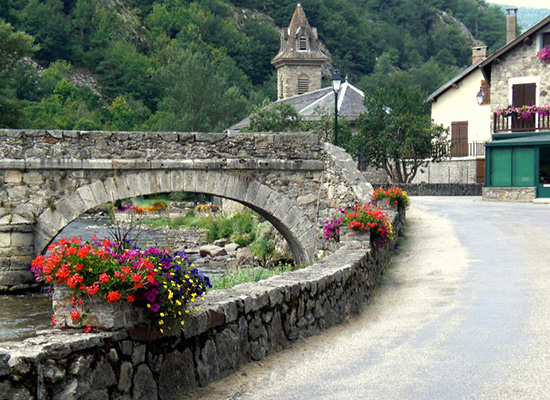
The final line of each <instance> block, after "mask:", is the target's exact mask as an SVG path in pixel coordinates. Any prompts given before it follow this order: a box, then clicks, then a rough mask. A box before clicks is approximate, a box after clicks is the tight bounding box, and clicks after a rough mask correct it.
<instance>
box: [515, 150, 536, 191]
mask: <svg viewBox="0 0 550 400" xmlns="http://www.w3.org/2000/svg"><path fill="white" fill-rule="evenodd" d="M534 150H535V149H534V148H533V147H515V148H513V151H512V186H535V151H534Z"/></svg>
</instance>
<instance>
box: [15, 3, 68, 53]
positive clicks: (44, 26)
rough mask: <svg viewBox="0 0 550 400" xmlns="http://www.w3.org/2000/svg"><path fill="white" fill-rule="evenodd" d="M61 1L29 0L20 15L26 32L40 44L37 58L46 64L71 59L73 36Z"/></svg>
mask: <svg viewBox="0 0 550 400" xmlns="http://www.w3.org/2000/svg"><path fill="white" fill-rule="evenodd" d="M63 8H64V4H63V2H61V1H60V0H46V1H43V2H41V1H39V0H29V2H28V3H27V5H26V7H25V8H24V9H23V11H22V12H21V13H20V15H19V19H20V20H21V23H22V24H23V25H24V26H25V31H27V32H28V33H29V34H31V35H33V36H34V38H35V39H36V41H37V42H38V43H39V44H40V49H39V51H38V52H37V57H38V58H39V59H40V60H42V61H45V62H50V61H55V60H58V59H71V58H72V56H71V47H72V43H71V42H72V36H71V34H70V26H69V20H68V19H67V18H66V16H65V14H64V13H63Z"/></svg>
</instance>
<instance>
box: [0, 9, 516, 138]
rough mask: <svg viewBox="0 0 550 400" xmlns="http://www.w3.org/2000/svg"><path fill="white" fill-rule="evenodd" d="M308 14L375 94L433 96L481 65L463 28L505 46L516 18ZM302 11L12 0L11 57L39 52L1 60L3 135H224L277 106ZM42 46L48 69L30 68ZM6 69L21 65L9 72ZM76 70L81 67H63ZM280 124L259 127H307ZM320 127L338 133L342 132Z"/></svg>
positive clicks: (348, 70)
mask: <svg viewBox="0 0 550 400" xmlns="http://www.w3.org/2000/svg"><path fill="white" fill-rule="evenodd" d="M302 5H303V8H304V10H305V12H306V14H307V17H308V20H309V22H310V24H311V26H314V27H317V28H318V32H319V38H320V40H321V41H322V42H323V43H324V45H325V46H326V47H327V48H328V50H329V51H330V53H331V56H332V62H333V65H335V66H337V67H338V69H339V70H340V71H341V72H343V73H345V74H346V75H347V76H349V78H350V80H351V81H352V82H354V83H358V85H357V86H359V87H360V88H361V89H364V90H365V91H367V92H370V91H372V90H374V89H376V88H379V87H385V88H389V87H392V86H395V85H396V84H404V85H411V84H419V85H420V86H421V88H422V89H423V90H424V91H425V92H431V91H433V90H434V89H436V88H437V87H438V86H439V85H440V84H442V83H443V82H445V81H446V80H448V79H449V78H450V77H451V76H453V75H454V74H456V73H457V72H458V71H459V70H460V69H461V68H463V67H464V66H466V65H468V64H469V62H470V61H469V60H470V46H471V45H472V43H471V41H470V39H466V38H465V37H464V34H463V32H462V29H461V27H460V26H459V23H458V21H461V22H463V23H464V24H465V25H466V27H467V28H468V29H469V30H470V31H471V32H472V33H473V35H474V37H475V38H476V39H479V40H482V41H484V42H485V44H487V45H488V46H489V47H490V48H493V49H496V48H498V47H499V46H501V45H503V44H504V40H505V39H504V36H505V35H504V15H503V13H502V11H501V10H500V9H499V8H498V7H497V6H492V5H488V4H486V3H485V2H479V1H477V0H449V1H445V2H443V1H441V0H408V1H404V0H394V1H380V0H360V1H351V0H304V1H303V2H302ZM295 7H296V2H295V1H294V0H201V1H198V0H194V1H193V0H185V1H174V0H156V1H145V0H132V1H111V0H0V19H1V20H2V22H0V23H1V24H3V25H2V28H0V31H2V32H0V35H3V36H2V37H0V39H1V40H0V49H4V48H5V47H7V46H9V45H10V44H11V43H14V42H12V40H11V39H10V40H6V36H7V33H9V34H10V35H12V39H13V38H15V37H18V38H19V39H21V38H26V39H24V40H23V41H22V42H19V44H22V45H23V47H27V49H26V50H24V51H23V53H18V52H14V51H12V50H10V51H8V52H7V53H4V52H3V51H2V52H0V54H1V55H0V57H2V63H3V64H2V65H0V67H2V68H0V75H1V76H0V78H1V79H0V111H1V114H0V115H1V116H0V127H14V128H15V127H19V128H24V127H36V128H51V129H54V128H58V129H59V128H64V129H124V130H155V131H161V130H169V131H173V130H180V131H222V130H224V129H226V128H227V127H229V126H231V125H232V124H234V123H235V122H237V121H239V120H241V119H242V118H244V117H245V116H246V115H248V114H249V113H250V111H251V110H252V109H253V108H254V107H255V106H256V105H258V104H260V103H262V101H263V100H264V99H265V98H266V97H267V98H269V99H271V100H273V99H275V97H276V89H277V88H276V77H275V72H274V68H273V66H272V65H271V63H270V61H271V59H272V58H273V57H274V56H275V54H276V53H277V51H278V49H279V32H278V31H277V30H276V27H275V25H277V26H279V27H284V26H288V24H289V22H290V18H291V16H292V13H293V11H294V9H295ZM3 21H9V22H10V23H11V24H12V25H13V26H14V27H15V28H11V26H10V28H8V29H6V26H8V25H7V24H5V23H4V22H3ZM15 31H20V32H17V34H16V33H15ZM6 32H7V33H6ZM23 32H27V33H28V34H31V35H33V36H34V38H35V40H36V42H37V45H38V46H39V47H38V46H37V47H36V48H35V47H33V44H32V38H30V36H28V35H25V34H24V33H23ZM19 39H18V40H19ZM29 39H31V41H30V42H29V41H28V40H29ZM16 42H17V41H16ZM24 43H26V44H24ZM34 50H36V51H37V52H36V53H35V59H36V61H38V63H39V64H40V67H39V68H37V67H36V66H35V65H33V64H31V63H22V62H19V60H21V59H23V58H24V57H26V56H29V55H31V54H32V52H33V51H34ZM6 54H8V55H10V54H11V55H14V56H15V57H14V58H13V59H12V58H10V57H11V56H8V58H6V59H5V57H6ZM6 60H8V61H9V62H10V63H12V62H14V60H15V62H14V64H13V65H10V67H9V68H5V65H4V63H5V62H6ZM62 63H65V65H72V66H74V69H73V68H72V67H71V69H70V70H69V71H63V70H57V71H54V69H56V68H58V67H59V66H61V65H62ZM69 63H70V64H69ZM54 65H56V66H57V67H53V66H54ZM44 68H45V69H46V72H47V73H46V72H45V73H44V75H43V76H41V77H40V76H38V71H39V70H43V69H44ZM7 71H10V72H9V73H8V72H7ZM81 73H83V74H84V76H91V77H93V78H94V79H95V80H96V81H97V83H98V84H97V85H92V86H93V90H88V92H86V91H85V89H84V88H83V87H82V85H81V84H80V83H78V84H76V82H77V80H76V79H75V76H77V75H80V74H81ZM6 74H8V75H9V76H8V75H6ZM58 75H59V76H58ZM60 77H64V78H66V79H67V80H68V81H69V82H72V83H73V84H75V86H74V87H70V85H69V84H68V82H61V83H60V82H59V81H60ZM58 84H59V86H57V89H56V85H58ZM54 91H55V93H54ZM52 96H54V97H52ZM55 96H58V97H57V98H56V97H55ZM120 98H123V99H125V101H126V103H127V107H126V106H124V107H122V108H120V107H119V106H120V104H119V103H120V102H121V100H120ZM119 111H121V112H122V113H121V112H119ZM35 112H37V113H38V114H36V115H35ZM267 117H268V116H261V118H260V119H266V118H267ZM278 118H279V120H278V121H277V120H276V119H277V118H275V121H274V122H273V126H267V127H261V128H260V129H254V130H274V131H278V130H296V129H298V128H297V127H296V125H293V124H294V123H295V121H293V120H292V118H291V119H290V121H286V120H281V118H280V117H278ZM326 121H327V120H326V119H325V120H324V121H323V123H324V122H326ZM262 123H263V122H262ZM287 123H288V124H287ZM281 125H282V127H281ZM287 125H289V126H287ZM306 128H307V129H312V130H314V131H316V132H318V133H319V134H320V135H324V136H326V137H328V136H329V135H330V128H329V126H328V125H326V126H324V127H323V126H320V125H319V126H313V125H312V126H309V127H306ZM299 129H304V127H303V126H302V127H300V128H299ZM339 136H341V135H339ZM339 142H340V140H339ZM344 144H345V143H344Z"/></svg>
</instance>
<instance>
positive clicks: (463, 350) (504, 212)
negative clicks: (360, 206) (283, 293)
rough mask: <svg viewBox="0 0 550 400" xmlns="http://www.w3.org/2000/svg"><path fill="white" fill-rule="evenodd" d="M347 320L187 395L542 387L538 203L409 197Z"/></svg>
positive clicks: (526, 392)
mask: <svg viewBox="0 0 550 400" xmlns="http://www.w3.org/2000/svg"><path fill="white" fill-rule="evenodd" d="M408 223H409V227H408V232H407V238H406V240H405V241H404V243H403V245H402V247H401V249H400V250H399V253H398V254H397V256H396V257H395V259H394V262H393V265H392V267H391V269H390V270H389V271H388V273H387V275H386V278H385V279H384V283H383V284H382V286H381V288H380V289H379V290H378V292H377V293H376V295H375V296H374V298H373V300H372V302H371V304H369V305H368V306H367V307H366V308H365V310H364V312H363V313H361V315H359V316H358V317H356V318H354V319H353V320H352V321H350V322H349V323H347V324H345V325H342V326H339V327H336V328H334V329H331V330H329V331H327V332H325V333H322V334H320V335H318V336H315V337H312V338H308V339H307V340H306V341H304V342H300V343H298V344H296V345H295V346H294V347H293V348H292V349H290V350H288V351H285V352H283V353H280V354H277V355H274V356H271V357H269V358H267V359H266V360H265V361H263V362H262V363H255V364H251V365H249V366H247V367H246V368H244V369H243V370H241V371H239V372H238V373H237V374H235V375H233V376H232V377H230V378H228V379H225V380H222V381H219V382H215V383H213V384H212V385H210V386H209V387H207V388H205V389H201V390H199V391H198V392H197V393H195V395H194V398H195V399H209V400H218V399H233V400H250V399H285V400H286V399H288V400H291V399H292V400H295V399H296V400H297V399H331V400H332V399H346V400H349V399H429V400H433V399H550V258H549V257H548V253H549V252H550V205H546V204H520V203H515V204H506V203H486V202H482V201H481V200H480V199H479V198H452V197H444V198H441V197H440V198H434V197H432V198H430V197H415V198H413V205H412V206H411V208H410V209H409V212H408Z"/></svg>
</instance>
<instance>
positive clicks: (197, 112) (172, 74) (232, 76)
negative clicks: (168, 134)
mask: <svg viewBox="0 0 550 400" xmlns="http://www.w3.org/2000/svg"><path fill="white" fill-rule="evenodd" d="M242 79H243V78H242V72H240V70H239V69H238V68H237V67H236V66H235V64H234V63H233V62H232V60H231V59H229V58H228V57H227V56H224V55H223V54H220V53H217V52H213V53H211V54H208V53H205V52H200V51H192V50H182V49H181V48H178V47H177V44H174V45H173V46H172V47H171V50H170V52H169V53H168V60H167V63H166V65H164V66H163V67H161V68H159V69H158V71H157V75H156V80H155V81H156V83H157V84H158V85H159V86H160V87H163V88H164V90H165V93H164V97H163V99H162V100H161V102H160V103H159V111H161V112H162V114H160V115H159V116H156V117H154V118H155V124H154V125H153V126H152V127H153V129H155V130H164V129H165V127H168V126H169V127H171V128H176V130H181V131H200V132H209V131H210V132H211V131H218V132H219V131H223V130H224V129H225V128H227V127H228V126H231V125H232V124H233V123H235V122H237V121H238V120H239V119H242V118H243V117H244V115H246V111H247V108H248V102H247V100H246V98H245V97H244V96H243V94H242V92H241V89H240V85H239V83H240V82H242V81H241V80H242ZM148 125H149V124H148Z"/></svg>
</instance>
